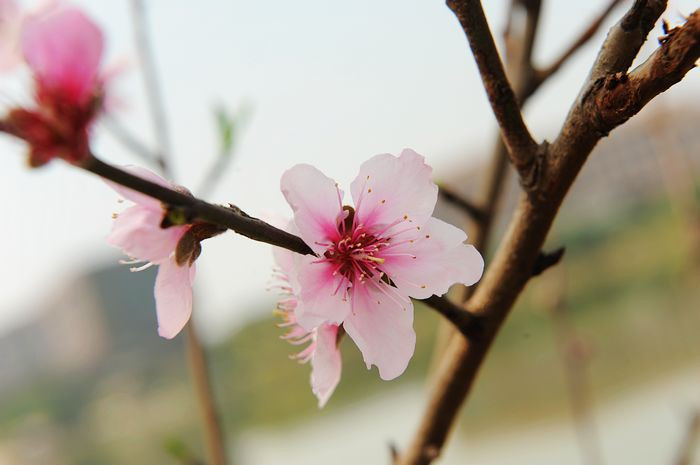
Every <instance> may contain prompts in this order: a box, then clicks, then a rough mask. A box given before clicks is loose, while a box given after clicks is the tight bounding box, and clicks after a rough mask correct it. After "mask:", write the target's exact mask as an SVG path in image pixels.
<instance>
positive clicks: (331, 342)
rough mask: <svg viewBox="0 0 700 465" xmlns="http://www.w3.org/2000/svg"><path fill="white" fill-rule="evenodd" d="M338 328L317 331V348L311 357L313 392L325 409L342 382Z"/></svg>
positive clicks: (332, 326)
mask: <svg viewBox="0 0 700 465" xmlns="http://www.w3.org/2000/svg"><path fill="white" fill-rule="evenodd" d="M337 340H338V326H336V325H321V326H319V327H318V329H317V330H316V347H315V349H314V354H313V356H312V357H311V390H312V391H313V393H314V394H315V395H316V397H318V407H319V408H323V406H324V405H326V402H328V399H329V398H330V397H331V394H333V391H334V390H335V387H336V386H337V385H338V382H339V381H340V372H341V369H342V363H341V360H340V350H338V344H337Z"/></svg>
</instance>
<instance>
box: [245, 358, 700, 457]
mask: <svg viewBox="0 0 700 465" xmlns="http://www.w3.org/2000/svg"><path fill="white" fill-rule="evenodd" d="M423 403H424V393H423V389H422V387H421V386H419V385H412V386H409V387H400V388H395V389H387V391H385V393H384V394H382V395H381V396H377V397H373V398H369V399H365V401H363V402H362V403H358V404H356V405H353V406H350V407H347V408H344V409H340V410H335V411H329V412H323V411H322V412H320V413H319V415H318V417H316V418H314V419H312V420H309V421H307V422H305V423H302V424H297V425H294V426H293V427H292V426H290V427H289V428H276V429H258V430H254V431H249V432H247V433H245V434H243V435H242V436H241V437H239V440H238V441H237V443H236V451H235V456H236V457H237V459H238V460H237V461H236V463H239V464H243V465H247V464H256V465H267V464H270V465H272V464H275V465H276V464H280V463H285V464H286V465H296V464H299V465H310V464H311V465H313V464H321V463H333V464H334V465H343V464H359V463H389V462H390V460H389V447H388V446H389V444H390V443H391V442H396V443H397V444H398V445H399V447H400V446H401V445H402V444H404V443H405V442H406V441H408V438H410V436H411V434H412V432H413V431H414V429H415V426H416V421H417V418H418V416H419V414H420V411H421V409H422V407H423ZM698 406H700V367H696V368H695V369H692V370H687V371H683V372H679V373H676V374H675V375H673V376H669V377H666V378H665V379H664V380H662V381H658V382H655V383H652V384H648V385H644V386H640V387H639V388H637V389H634V390H633V391H631V392H628V393H627V394H626V395H625V396H623V397H620V398H614V399H610V400H608V401H607V402H605V403H602V404H600V405H599V406H598V408H597V409H596V412H595V416H596V420H597V424H598V429H599V432H600V437H601V438H602V439H601V441H602V449H603V455H604V457H605V463H610V464H612V463H614V464H617V465H626V464H629V465H632V464H634V465H645V464H649V465H652V464H654V465H658V464H672V463H673V460H674V457H675V456H676V454H677V451H678V448H679V444H680V443H681V440H682V437H683V435H684V434H685V431H686V428H687V424H688V421H689V416H690V414H691V412H692V410H693V408H697V407H698ZM696 452H697V451H696ZM696 456H697V455H696ZM439 463H441V464H443V465H452V464H454V465H457V464H460V465H464V464H469V465H491V464H494V465H495V464H498V465H503V464H511V463H513V464H515V463H517V464H518V465H523V464H533V465H535V464H536V465H549V464H551V465H561V464H581V463H583V460H582V458H581V455H580V451H579V448H578V445H577V443H576V437H575V433H574V430H573V425H572V423H571V421H570V420H569V419H568V418H565V417H563V418H557V419H552V420H548V421H546V422H539V423H536V424H530V425H528V426H527V427H523V428H518V429H517V430H508V431H500V432H498V433H493V434H488V435H487V434H483V435H478V436H473V437H471V438H470V437H465V435H464V433H462V432H460V431H457V432H456V433H455V435H454V436H453V439H452V441H451V443H450V444H449V447H448V448H447V450H446V451H445V454H444V456H443V458H442V460H441V461H439Z"/></svg>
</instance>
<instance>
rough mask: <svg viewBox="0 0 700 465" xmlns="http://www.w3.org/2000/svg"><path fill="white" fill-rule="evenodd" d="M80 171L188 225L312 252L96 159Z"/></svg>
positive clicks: (247, 219)
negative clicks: (152, 202) (150, 201)
mask: <svg viewBox="0 0 700 465" xmlns="http://www.w3.org/2000/svg"><path fill="white" fill-rule="evenodd" d="M81 168H83V169H86V170H88V171H90V172H92V173H95V174H97V175H98V176H101V177H103V178H105V179H109V180H110V181H114V182H116V183H118V184H121V185H123V186H126V187H128V188H130V189H133V190H135V191H138V192H141V193H143V194H146V195H148V196H150V197H153V198H156V199H158V200H160V201H161V202H163V203H164V204H166V205H167V206H169V207H170V208H176V209H179V210H180V212H181V213H182V214H183V215H184V217H185V218H187V219H188V220H189V221H190V222H192V221H194V220H200V221H204V222H207V223H212V224H216V225H219V226H223V227H225V228H228V229H231V230H233V231H234V232H237V233H238V234H241V235H243V236H246V237H248V238H250V239H253V240H256V241H260V242H266V243H268V244H272V245H276V246H278V247H283V248H285V249H289V250H291V251H293V252H298V253H300V254H313V251H312V250H311V249H310V248H309V246H308V245H306V243H304V241H303V240H302V239H301V238H299V237H297V236H295V235H293V234H289V233H288V232H286V231H283V230H281V229H278V228H275V227H274V226H272V225H269V224H267V223H265V222H264V221H262V220H259V219H257V218H254V217H251V216H250V215H247V214H243V213H241V212H238V211H236V210H235V209H231V208H226V207H222V206H219V205H213V204H210V203H208V202H205V201H204V200H200V199H198V198H196V197H193V196H190V195H186V194H183V193H181V192H178V191H175V190H173V189H169V188H167V187H164V186H161V185H160V184H156V183H153V182H150V181H148V180H146V179H143V178H140V177H138V176H135V175H133V174H131V173H128V172H126V171H124V170H122V169H119V168H117V167H115V166H112V165H109V164H107V163H105V162H103V161H102V160H100V159H98V158H96V157H91V158H90V159H88V160H86V161H85V162H84V163H83V164H82V165H81Z"/></svg>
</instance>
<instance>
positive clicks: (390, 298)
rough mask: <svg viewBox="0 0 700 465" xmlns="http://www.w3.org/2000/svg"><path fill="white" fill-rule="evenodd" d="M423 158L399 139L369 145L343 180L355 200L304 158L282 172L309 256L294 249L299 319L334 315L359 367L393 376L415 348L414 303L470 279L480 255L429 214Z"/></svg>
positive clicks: (325, 320)
mask: <svg viewBox="0 0 700 465" xmlns="http://www.w3.org/2000/svg"><path fill="white" fill-rule="evenodd" d="M431 174H432V169H431V168H430V167H429V166H428V165H426V164H425V160H424V158H423V157H422V156H421V155H419V154H417V153H416V152H414V151H413V150H409V149H406V150H404V151H403V152H401V155H400V156H399V157H395V156H393V155H389V154H383V155H377V156H375V157H373V158H371V159H369V160H368V161H366V162H365V163H363V164H362V166H361V168H360V173H359V175H358V176H357V178H355V180H354V181H353V182H352V184H351V185H350V191H351V194H352V198H353V200H354V203H355V207H354V208H352V207H349V206H344V205H343V191H341V190H340V188H339V187H338V186H337V184H336V183H335V181H333V180H332V179H330V178H328V177H326V176H325V175H324V174H323V173H321V172H320V171H319V170H317V169H316V168H314V167H312V166H310V165H297V166H294V167H293V168H291V169H290V170H288V171H287V172H285V173H284V175H283V176H282V181H281V189H282V193H283V194H284V196H285V198H286V199H287V202H288V203H289V205H290V206H291V207H292V210H293V211H294V224H295V226H296V228H297V229H298V231H299V234H300V236H301V238H302V239H303V240H304V241H305V242H306V243H307V244H308V245H309V247H311V248H312V249H313V250H314V252H316V254H317V256H316V257H313V256H305V257H300V258H299V261H300V264H299V266H298V268H297V277H296V279H298V282H299V287H300V293H299V302H298V305H297V307H296V310H295V315H296V319H297V321H298V323H299V324H300V325H301V326H302V327H304V328H306V329H311V328H314V327H317V326H319V325H321V324H334V325H341V324H342V326H343V328H344V329H345V331H346V332H347V333H348V335H349V336H350V337H351V338H352V339H353V341H355V343H356V344H357V346H358V347H359V349H360V351H361V352H362V355H363V358H364V360H365V363H366V364H367V367H368V368H370V367H371V365H376V366H377V368H378V369H379V375H380V377H381V378H382V379H385V380H389V379H393V378H395V377H397V376H399V375H400V374H401V373H403V371H404V370H405V369H406V366H407V365H408V361H409V360H410V358H411V356H412V355H413V351H414V348H415V341H416V336H415V332H414V331H413V304H412V302H411V300H410V297H413V298H417V299H424V298H427V297H429V296H431V295H433V294H436V295H442V294H444V293H445V292H447V290H448V289H449V287H450V286H451V285H452V284H455V283H463V284H465V285H472V284H474V283H475V282H476V281H478V280H479V279H480V278H481V274H482V271H483V266H484V262H483V259H482V257H481V255H480V254H479V252H477V250H476V249H475V248H474V247H473V246H471V245H467V244H464V241H465V240H466V238H467V236H466V234H464V232H463V231H462V230H460V229H458V228H456V227H454V226H452V225H449V224H447V223H445V222H443V221H441V220H439V219H437V218H434V217H432V213H433V209H434V207H435V203H436V201H437V192H438V189H437V186H436V185H435V184H434V183H433V182H432V180H431Z"/></svg>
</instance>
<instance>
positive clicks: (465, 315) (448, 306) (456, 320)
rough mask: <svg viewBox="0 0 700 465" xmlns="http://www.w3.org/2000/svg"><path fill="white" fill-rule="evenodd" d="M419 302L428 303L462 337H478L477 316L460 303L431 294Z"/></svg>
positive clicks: (479, 328)
mask: <svg viewBox="0 0 700 465" xmlns="http://www.w3.org/2000/svg"><path fill="white" fill-rule="evenodd" d="M421 302H423V303H424V304H426V305H429V306H430V307H432V308H433V309H434V310H435V311H437V312H438V313H439V314H441V315H442V316H444V317H445V318H446V319H447V321H449V322H450V323H452V324H453V325H454V326H455V328H457V329H458V330H459V332H461V333H462V334H463V335H464V337H466V338H475V337H478V334H479V332H480V331H481V324H480V318H479V316H477V315H475V314H473V313H471V312H469V311H468V310H465V309H464V308H463V307H462V306H461V305H457V304H454V303H452V302H450V301H449V300H448V299H447V298H445V297H442V296H437V295H433V296H430V297H428V298H427V299H422V300H421Z"/></svg>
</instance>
